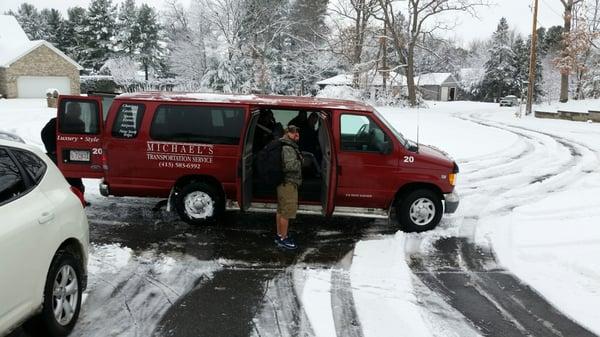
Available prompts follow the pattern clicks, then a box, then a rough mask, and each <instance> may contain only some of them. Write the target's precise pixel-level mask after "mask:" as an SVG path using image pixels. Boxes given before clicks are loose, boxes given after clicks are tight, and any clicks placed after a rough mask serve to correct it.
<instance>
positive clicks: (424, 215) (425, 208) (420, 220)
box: [409, 198, 435, 226]
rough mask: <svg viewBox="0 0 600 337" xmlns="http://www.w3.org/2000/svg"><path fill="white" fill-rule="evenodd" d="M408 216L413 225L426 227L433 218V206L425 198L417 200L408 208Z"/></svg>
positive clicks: (431, 202)
mask: <svg viewBox="0 0 600 337" xmlns="http://www.w3.org/2000/svg"><path fill="white" fill-rule="evenodd" d="M409 216H410V219H411V220H412V222H413V223H414V224H416V225H418V226H426V225H428V224H429V223H431V221H432V220H433V218H434V217H435V204H434V203H433V201H431V200H430V199H427V198H420V199H417V200H415V201H414V202H413V203H412V205H411V206H410V210H409Z"/></svg>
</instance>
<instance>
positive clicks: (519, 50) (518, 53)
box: [513, 35, 529, 97]
mask: <svg viewBox="0 0 600 337" xmlns="http://www.w3.org/2000/svg"><path fill="white" fill-rule="evenodd" d="M513 54H514V57H513V60H514V61H513V67H514V68H515V73H514V75H513V76H514V77H513V78H514V80H515V86H516V89H517V92H516V94H517V96H519V97H523V95H524V94H525V93H526V88H527V84H526V83H524V82H526V81H528V79H529V48H527V46H526V45H525V42H524V41H523V38H522V37H521V36H520V35H519V36H517V38H516V39H515V42H514V43H513Z"/></svg>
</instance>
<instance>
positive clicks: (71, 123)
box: [56, 96, 104, 178]
mask: <svg viewBox="0 0 600 337" xmlns="http://www.w3.org/2000/svg"><path fill="white" fill-rule="evenodd" d="M102 101H103V98H102V97H100V96H60V97H59V98H58V109H57V119H56V125H57V133H56V160H57V165H58V168H59V169H60V170H61V172H62V173H63V175H64V176H65V177H70V178H102V177H103V175H104V171H103V169H102V153H103V150H102V133H103V129H104V117H103V104H102Z"/></svg>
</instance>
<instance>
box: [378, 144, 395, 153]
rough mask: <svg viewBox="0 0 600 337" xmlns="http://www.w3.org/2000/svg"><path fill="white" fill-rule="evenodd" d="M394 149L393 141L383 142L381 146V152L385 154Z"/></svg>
mask: <svg viewBox="0 0 600 337" xmlns="http://www.w3.org/2000/svg"><path fill="white" fill-rule="evenodd" d="M392 150H393V147H392V142H385V143H381V145H380V146H379V153H381V154H384V155H388V154H390V153H392Z"/></svg>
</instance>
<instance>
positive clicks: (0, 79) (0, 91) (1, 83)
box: [0, 67, 6, 98]
mask: <svg viewBox="0 0 600 337" xmlns="http://www.w3.org/2000/svg"><path fill="white" fill-rule="evenodd" d="M5 74H6V69H5V68H2V67H0V95H1V96H2V97H5V98H6V78H5Z"/></svg>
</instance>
